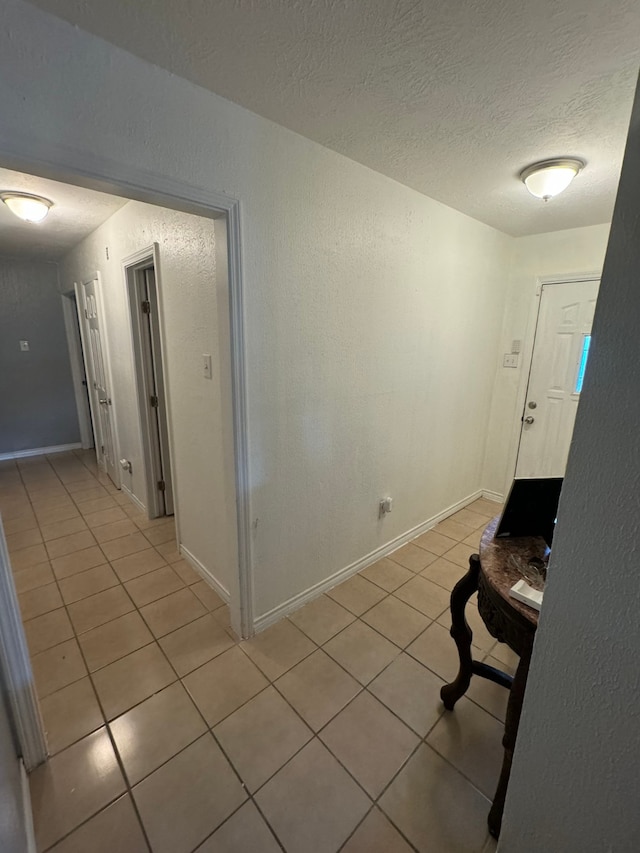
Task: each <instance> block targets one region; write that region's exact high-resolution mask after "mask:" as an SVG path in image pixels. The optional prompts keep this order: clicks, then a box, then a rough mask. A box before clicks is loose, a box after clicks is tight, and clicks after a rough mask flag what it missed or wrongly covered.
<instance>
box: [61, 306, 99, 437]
mask: <svg viewBox="0 0 640 853" xmlns="http://www.w3.org/2000/svg"><path fill="white" fill-rule="evenodd" d="M62 311H63V315H64V323H65V328H66V330H67V345H68V347H69V359H70V362H71V375H72V377H73V390H74V394H75V398H76V409H77V411H78V425H79V427H80V441H81V443H82V449H83V450H89V449H90V448H92V447H95V438H94V435H95V430H94V427H93V423H92V420H91V400H90V398H89V381H88V379H87V368H86V365H85V359H84V353H83V350H82V337H81V335H82V328H81V322H80V309H79V307H78V299H77V297H76V293H75V290H70V291H68V292H67V293H64V294H63V296H62Z"/></svg>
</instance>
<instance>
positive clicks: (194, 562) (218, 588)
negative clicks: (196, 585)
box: [178, 545, 231, 604]
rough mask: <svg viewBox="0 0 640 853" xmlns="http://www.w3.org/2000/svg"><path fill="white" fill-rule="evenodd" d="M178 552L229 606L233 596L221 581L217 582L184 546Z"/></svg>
mask: <svg viewBox="0 0 640 853" xmlns="http://www.w3.org/2000/svg"><path fill="white" fill-rule="evenodd" d="M178 550H179V551H180V553H181V554H182V556H183V557H184V558H185V560H186V561H187V562H188V563H190V564H191V565H192V566H193V568H194V569H195V570H196V572H197V573H198V574H199V575H201V577H202V578H203V579H204V580H205V581H206V582H207V583H208V584H209V586H212V587H213V588H214V589H215V591H216V592H217V593H218V595H219V596H220V598H221V599H222V600H223V601H224V602H226V603H227V604H228V603H229V599H230V598H231V596H230V595H229V590H228V589H225V587H223V586H222V584H221V583H220V581H219V580H217V579H216V578H215V577H214V576H213V575H212V574H211V572H210V571H209V570H208V569H207V568H206V567H205V566H203V565H202V563H201V562H200V560H199V559H198V558H197V557H194V556H193V554H192V553H191V551H189V549H188V548H185V547H184V545H180V546H179V547H178Z"/></svg>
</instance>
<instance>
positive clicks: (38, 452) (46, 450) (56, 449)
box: [0, 441, 82, 462]
mask: <svg viewBox="0 0 640 853" xmlns="http://www.w3.org/2000/svg"><path fill="white" fill-rule="evenodd" d="M67 450H82V444H80V442H79V441H77V442H75V443H74V444H55V445H53V446H52V447H32V448H30V449H29V450H15V451H14V452H13V453H0V462H4V461H5V460H6V459H26V458H27V457H28V456H45V455H47V456H48V455H49V454H50V453H64V452H65V451H67Z"/></svg>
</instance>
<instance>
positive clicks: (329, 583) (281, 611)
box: [253, 489, 484, 634]
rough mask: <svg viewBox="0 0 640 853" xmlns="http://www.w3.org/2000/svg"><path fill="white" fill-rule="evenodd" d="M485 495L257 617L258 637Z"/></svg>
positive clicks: (474, 497) (429, 521)
mask: <svg viewBox="0 0 640 853" xmlns="http://www.w3.org/2000/svg"><path fill="white" fill-rule="evenodd" d="M483 494H484V493H483V492H482V490H480V489H479V490H478V491H477V492H473V494H471V495H468V496H467V497H466V498H463V499H462V500H460V501H458V502H457V503H455V504H452V505H451V506H450V507H447V509H445V510H443V511H442V512H440V513H438V514H437V515H434V516H432V517H431V518H429V519H427V520H426V521H423V522H422V523H421V524H418V525H417V526H416V527H413V528H412V529H411V530H407V531H406V533H402V534H401V535H400V536H396V538H395V539H392V540H391V542H387V543H386V544H385V545H381V546H380V547H379V548H376V549H375V551H371V552H370V553H369V554H367V555H366V556H365V557H361V558H360V559H359V560H356V562H355V563H351V565H349V566H346V567H345V568H344V569H340V570H339V571H337V572H335V573H334V574H333V575H331V576H330V577H328V578H325V579H324V580H323V581H320V582H319V583H317V584H315V585H314V586H311V587H309V588H308V589H305V590H304V592H300V593H298V594H297V595H294V596H293V597H292V598H290V599H289V600H288V601H285V602H284V603H283V604H279V605H278V606H277V607H274V608H273V610H269V611H268V612H267V613H264V614H263V615H262V616H258V617H257V618H256V619H255V620H254V623H253V628H254V631H255V633H256V634H257V633H258V632H259V631H264V629H265V628H268V627H269V626H270V625H273V624H274V623H275V622H278V621H279V620H280V619H282V618H283V616H288V615H289V614H290V613H293V611H294V610H298V608H300V607H302V606H303V605H304V604H306V603H307V602H308V601H311V599H313V598H316V597H317V596H318V595H320V594H321V593H323V592H326V591H327V590H329V589H332V588H333V587H334V586H337V585H338V584H339V583H342V582H343V581H345V580H347V579H348V578H350V577H351V576H352V575H355V574H357V572H360V571H362V569H366V568H367V566H370V565H371V564H372V563H375V562H377V561H378V560H380V559H382V557H388V556H389V554H392V553H393V552H394V551H397V550H398V548H401V547H402V546H403V545H406V544H407V542H410V541H411V540H412V539H415V538H416V536H420V534H421V533H426V532H427V530H431V528H432V527H435V525H436V524H438V522H440V521H444V519H445V518H448V517H449V516H450V515H453V513H454V512H458V510H460V509H464V507H466V506H468V505H469V504H470V503H473V501H475V500H477V499H478V498H480V497H482V496H483Z"/></svg>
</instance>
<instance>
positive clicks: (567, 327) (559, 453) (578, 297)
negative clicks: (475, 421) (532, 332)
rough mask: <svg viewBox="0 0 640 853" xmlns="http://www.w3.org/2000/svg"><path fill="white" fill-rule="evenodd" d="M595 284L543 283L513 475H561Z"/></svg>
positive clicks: (581, 373) (586, 348)
mask: <svg viewBox="0 0 640 853" xmlns="http://www.w3.org/2000/svg"><path fill="white" fill-rule="evenodd" d="M599 285H600V282H599V281H571V282H563V283H557V284H545V285H544V286H543V288H542V296H541V301H540V310H539V313H538V325H537V328H536V337H535V342H534V347H533V357H532V359H531V372H530V374H529V384H528V387H527V398H526V402H525V408H524V413H523V417H522V431H521V434H520V447H519V450H518V461H517V464H516V477H562V476H564V471H565V467H566V464H567V456H568V455H569V446H570V444H571V436H572V435H573V425H574V423H575V419H576V412H577V411H578V403H579V401H580V391H581V390H582V380H583V379H584V372H585V368H586V365H587V357H588V354H589V345H590V343H591V325H592V323H593V313H594V310H595V306H596V300H597V297H598V287H599Z"/></svg>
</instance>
